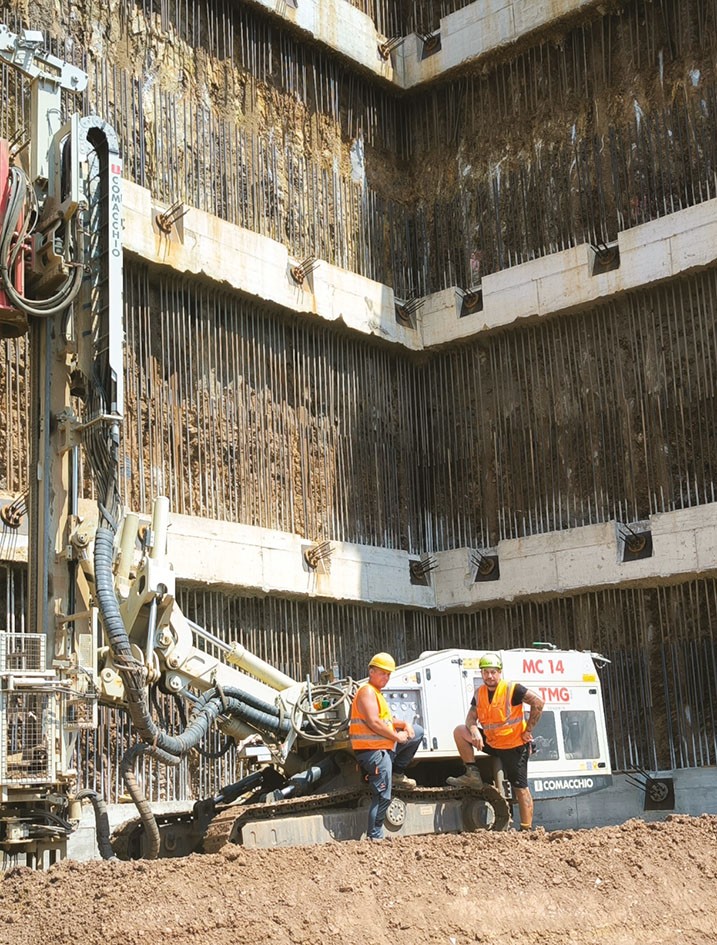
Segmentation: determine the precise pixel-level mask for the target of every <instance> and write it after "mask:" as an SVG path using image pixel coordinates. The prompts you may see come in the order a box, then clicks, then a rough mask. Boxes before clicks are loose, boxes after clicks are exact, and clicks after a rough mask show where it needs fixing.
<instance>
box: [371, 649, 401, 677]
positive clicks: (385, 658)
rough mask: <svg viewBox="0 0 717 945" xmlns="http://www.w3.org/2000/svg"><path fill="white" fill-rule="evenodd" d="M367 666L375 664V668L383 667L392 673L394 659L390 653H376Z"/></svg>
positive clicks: (394, 664)
mask: <svg viewBox="0 0 717 945" xmlns="http://www.w3.org/2000/svg"><path fill="white" fill-rule="evenodd" d="M368 665H369V667H371V666H375V667H376V669H383V670H385V672H387V673H393V672H395V670H396V660H395V659H394V658H393V657H392V656H391V654H390V653H377V654H376V655H375V656H372V657H371V662H370V663H369V664H368Z"/></svg>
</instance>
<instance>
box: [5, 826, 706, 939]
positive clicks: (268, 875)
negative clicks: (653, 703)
mask: <svg viewBox="0 0 717 945" xmlns="http://www.w3.org/2000/svg"><path fill="white" fill-rule="evenodd" d="M716 891H717V817H713V816H706V815H705V816H703V817H699V818H690V817H684V816H674V817H671V818H670V819H669V820H667V821H665V822H663V823H644V822H642V821H637V820H632V821H629V822H628V823H626V824H623V825H622V826H620V827H604V828H601V829H596V830H584V831H556V832H552V833H547V832H545V831H544V830H542V829H539V830H538V831H536V832H535V833H533V834H520V833H501V834H491V833H473V834H464V835H460V836H455V835H444V836H435V837H406V838H401V839H396V840H391V841H385V842H383V843H369V842H367V841H363V842H348V843H336V844H330V845H325V846H320V847H303V848H293V849H275V850H248V849H244V848H242V847H237V846H228V847H225V848H224V849H223V850H222V851H221V852H220V853H217V854H213V855H207V856H192V857H189V858H188V859H184V860H162V861H154V862H147V861H138V862H130V863H123V862H101V861H97V862H91V863H77V862H72V861H65V862H63V863H60V864H57V865H56V866H53V867H51V868H50V869H49V870H47V872H45V873H34V872H32V871H30V870H28V869H26V868H24V867H20V868H15V869H13V870H11V871H10V872H8V873H7V874H6V875H5V878H4V881H3V882H2V884H1V892H0V943H3V945H4V943H8V945H10V943H12V945H36V943H37V942H43V943H45V945H70V943H81V945H120V943H121V945H140V943H142V945H147V943H157V942H160V941H161V942H163V943H164V942H169V943H172V945H180V943H181V945H209V943H211V945H249V943H251V945H255V943H270V945H294V943H307V945H308V943H312V945H313V943H318V942H322V943H341V945H374V943H375V945H386V943H397V945H422V943H431V945H434V943H435V945H467V943H472V942H480V943H482V945H508V943H511V945H513V943H515V945H567V943H570V945H593V943H594V945H598V943H599V945H628V943H629V945H634V943H640V945H648V943H649V945H676V943H677V942H679V943H680V945H708V943H712V942H717V896H716V895H715V893H716Z"/></svg>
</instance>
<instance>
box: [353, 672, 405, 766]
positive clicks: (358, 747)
mask: <svg viewBox="0 0 717 945" xmlns="http://www.w3.org/2000/svg"><path fill="white" fill-rule="evenodd" d="M366 686H368V687H369V688H370V689H371V690H372V692H373V693H374V695H375V696H376V699H377V700H378V717H379V718H380V719H381V720H382V721H386V722H387V723H388V728H390V729H391V731H393V730H394V728H393V715H392V713H391V710H390V709H389V707H388V702H386V700H385V699H384V697H383V696H382V694H381V692H380V691H379V690H378V689H376V687H375V686H372V685H371V683H363V684H362V685H361V686H359V688H358V691H357V693H356V696H358V694H359V692H361V690H362V689H364V688H365V687H366ZM356 696H354V701H353V703H352V705H351V718H350V719H349V738H350V739H351V747H352V748H353V750H354V751H375V750H377V749H380V748H388V749H393V748H395V747H396V740H395V739H394V738H384V737H383V735H379V734H378V733H377V732H374V731H372V729H370V728H369V727H368V725H367V724H366V719H365V718H364V717H363V716H362V715H361V712H360V709H359V707H358V699H357V698H356Z"/></svg>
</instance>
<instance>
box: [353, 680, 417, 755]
mask: <svg viewBox="0 0 717 945" xmlns="http://www.w3.org/2000/svg"><path fill="white" fill-rule="evenodd" d="M356 699H357V700H358V706H359V709H360V710H361V715H362V716H363V718H364V721H365V722H366V725H368V727H369V728H370V729H371V731H372V732H375V733H376V734H377V735H382V736H384V737H385V738H392V739H393V740H394V741H395V742H396V743H397V744H403V743H404V742H407V741H408V737H409V736H408V733H407V732H406V731H405V729H403V730H401V731H400V732H397V731H396V730H395V728H394V727H393V724H392V723H391V722H389V721H388V720H386V719H382V718H381V717H380V716H379V714H378V699H377V698H376V696H375V695H374V694H373V693H372V692H369V687H368V686H363V687H362V688H361V689H359V691H358V692H357V694H356Z"/></svg>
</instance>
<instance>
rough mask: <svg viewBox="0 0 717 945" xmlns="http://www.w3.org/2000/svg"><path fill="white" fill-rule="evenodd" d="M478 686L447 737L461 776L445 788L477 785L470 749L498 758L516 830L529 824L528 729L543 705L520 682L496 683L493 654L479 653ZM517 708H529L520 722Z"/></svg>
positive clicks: (497, 664) (498, 664) (499, 666)
mask: <svg viewBox="0 0 717 945" xmlns="http://www.w3.org/2000/svg"><path fill="white" fill-rule="evenodd" d="M478 668H479V669H480V672H481V683H480V684H479V686H478V688H477V689H476V691H475V695H474V696H473V701H472V702H471V705H470V708H469V709H468V715H467V716H466V721H465V724H464V725H459V726H458V727H457V728H456V729H455V731H454V732H453V738H454V740H455V743H456V748H457V749H458V753H459V755H460V756H461V759H462V760H463V763H464V764H465V766H466V771H465V774H462V775H460V777H457V778H448V780H447V781H446V783H447V784H450V785H451V787H461V788H465V787H468V788H471V787H473V788H480V787H482V785H483V782H482V779H481V776H480V772H479V771H478V766H477V764H476V759H475V754H474V750H476V751H485V752H486V753H487V754H489V755H493V756H494V757H495V758H498V759H499V760H500V762H501V763H502V765H503V771H504V772H505V777H506V779H507V780H508V781H510V784H511V785H512V788H513V791H514V793H515V799H516V800H517V802H518V810H519V812H520V829H521V830H530V829H532V825H533V798H532V796H531V794H530V788H529V787H528V758H529V757H530V753H531V742H532V741H533V729H534V728H535V726H536V725H537V724H538V720H539V719H540V716H541V715H542V713H543V700H542V699H541V698H540V696H539V695H538V694H537V693H535V692H533V691H532V690H531V689H526V687H525V686H523V685H522V684H521V683H515V682H508V681H507V680H505V679H503V678H502V673H503V661H502V660H501V658H500V656H498V654H497V653H485V654H484V655H483V656H481V658H480V660H479V661H478ZM523 703H525V704H526V705H529V706H530V716H529V718H528V719H527V720H526V718H525V714H524V712H523Z"/></svg>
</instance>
